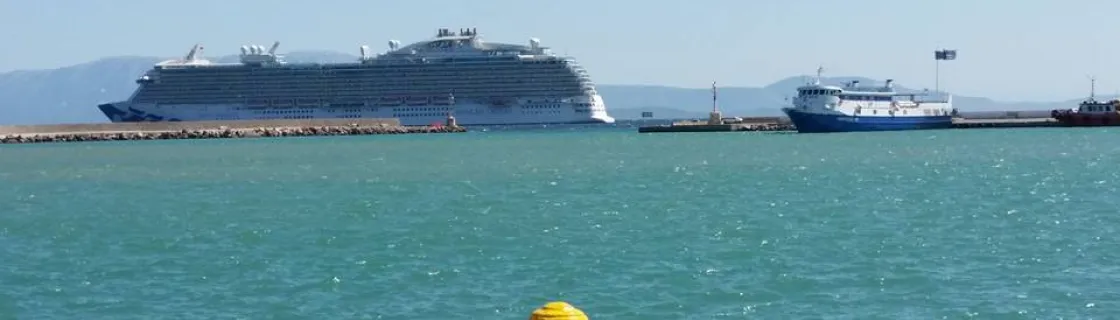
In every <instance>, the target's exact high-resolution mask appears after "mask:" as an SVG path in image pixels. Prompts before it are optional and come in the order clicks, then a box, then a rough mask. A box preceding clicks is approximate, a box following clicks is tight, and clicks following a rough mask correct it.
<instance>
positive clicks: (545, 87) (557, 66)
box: [98, 29, 615, 126]
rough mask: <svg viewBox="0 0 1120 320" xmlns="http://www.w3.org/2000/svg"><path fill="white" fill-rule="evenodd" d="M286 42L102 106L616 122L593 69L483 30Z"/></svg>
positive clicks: (159, 112)
mask: <svg viewBox="0 0 1120 320" xmlns="http://www.w3.org/2000/svg"><path fill="white" fill-rule="evenodd" d="M278 46H279V42H276V43H274V44H273V45H272V46H271V47H270V48H268V49H267V50H266V49H265V48H264V47H263V46H259V45H249V46H243V47H241V54H240V61H239V62H237V63H216V62H211V61H209V60H206V59H204V58H202V52H203V47H202V46H201V45H197V44H196V45H195V46H194V47H193V48H192V49H191V50H190V52H189V53H187V55H186V56H185V57H184V58H182V59H175V60H169V61H163V62H160V63H158V64H156V65H155V66H154V67H153V68H152V69H150V70H148V71H147V72H145V73H144V74H143V75H141V76H140V77H139V78H138V79H137V80H136V83H138V84H139V87H138V88H137V89H136V91H135V92H133V93H132V95H131V97H129V98H128V99H127V100H124V101H120V102H113V103H104V104H100V105H99V106H98V108H99V109H101V111H102V112H103V113H105V116H107V117H108V118H109V119H110V120H111V121H113V122H140V121H199V120H264V119H321V118H335V119H337V118H397V119H400V122H401V124H402V125H406V126H417V125H430V124H434V123H438V122H443V121H444V120H445V119H446V118H447V117H448V116H454V117H455V118H456V120H457V122H458V123H459V124H461V125H515V124H586V123H613V122H614V121H615V120H614V118H612V117H611V116H610V115H608V114H607V109H606V106H605V104H604V103H603V98H602V97H601V96H600V95H599V93H598V92H597V91H596V89H595V85H594V83H593V82H592V81H591V79H590V77H589V75H588V73H587V71H586V70H585V69H584V68H583V67H581V66H580V64H579V63H577V62H576V60H575V59H574V58H571V57H563V56H558V55H555V54H553V53H552V52H551V51H550V50H549V49H548V48H547V47H543V46H541V44H540V40H538V39H536V38H532V39H529V43H528V45H517V44H506V43H495V42H486V41H483V40H482V38H481V37H480V36H479V35H478V33H477V30H476V29H461V30H459V32H458V33H455V32H453V31H451V30H450V29H439V30H438V31H437V34H436V36H435V37H434V38H432V39H429V40H425V41H419V42H415V43H412V44H409V45H406V46H401V43H400V41H397V40H390V41H389V44H388V50H386V51H385V52H383V53H377V54H374V53H373V52H371V51H370V49H369V47H368V46H361V47H360V48H359V49H360V53H361V56H360V58H359V59H357V60H358V61H354V62H348V63H288V62H285V61H284V59H283V57H282V56H281V55H278V54H277V53H276V48H277V47H278Z"/></svg>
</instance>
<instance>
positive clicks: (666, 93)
mask: <svg viewBox="0 0 1120 320" xmlns="http://www.w3.org/2000/svg"><path fill="white" fill-rule="evenodd" d="M166 59H168V58H158V57H140V56H122V57H112V58H104V59H100V60H96V61H91V62H88V63H83V64H79V65H74V66H68V67H62V68H58V69H49V70H26V71H13V72H7V73H0V124H9V125H10V124H51V123H90V122H107V120H106V119H105V117H104V115H102V114H101V112H100V111H98V110H97V108H96V105H97V104H99V103H103V102H111V101H119V100H124V99H127V98H128V96H129V95H130V94H131V93H132V91H133V90H135V88H136V84H135V82H133V81H134V80H135V79H136V77H138V76H139V75H140V74H142V73H144V72H145V71H146V70H148V69H149V68H151V66H152V65H153V64H155V63H157V62H159V61H162V60H166ZM286 59H287V60H288V61H290V62H341V61H354V60H355V59H357V57H356V56H353V55H350V54H345V53H337V52H321V51H320V52H308V51H304V52H291V53H288V54H286ZM215 60H216V61H220V62H234V61H237V57H236V56H223V57H219V58H217V59H215ZM853 79H859V80H861V81H862V82H865V83H870V82H879V81H875V80H873V79H868V78H862V77H833V78H826V79H824V81H825V82H827V83H839V82H843V81H848V80H853ZM804 83H805V78H804V77H802V76H794V77H789V78H786V79H783V80H780V81H777V82H775V83H773V84H770V85H767V86H765V87H759V88H748V87H720V88H719V104H720V108H721V109H722V110H723V111H724V114H726V115H729V116H731V115H737V116H767V115H771V116H773V115H780V111H779V108H780V107H781V106H783V105H785V104H786V97H788V96H790V95H792V94H793V93H794V92H795V88H796V87H797V86H799V85H802V84H804ZM597 87H598V89H599V92H600V93H601V94H602V95H603V99H604V100H605V101H606V103H607V108H608V112H610V113H611V114H612V115H613V116H615V117H616V118H619V119H635V118H639V117H640V116H641V113H642V112H643V111H649V112H653V113H654V117H655V118H700V117H705V114H706V112H707V111H708V110H710V109H711V91H710V89H708V88H677V87H665V86H643V85H617V84H616V85H609V84H601V85H598V86H597ZM899 90H911V89H907V88H905V87H904V86H902V85H901V84H900V85H899ZM1078 100H1079V99H1075V100H1069V101H1058V102H1000V101H994V100H991V99H988V98H982V97H965V96H956V97H954V103H955V104H956V106H957V108H958V109H960V110H961V111H962V112H973V111H1005V110H1050V109H1057V108H1070V107H1071V106H1074V105H1076V103H1077V101H1078Z"/></svg>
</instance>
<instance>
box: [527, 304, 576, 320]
mask: <svg viewBox="0 0 1120 320" xmlns="http://www.w3.org/2000/svg"><path fill="white" fill-rule="evenodd" d="M529 320H588V318H587V315H586V314H583V311H580V310H579V309H576V307H573V306H572V305H570V304H568V303H567V302H563V301H554V302H549V303H548V304H545V305H544V306H543V307H540V309H537V310H536V311H533V315H532V316H530V317H529Z"/></svg>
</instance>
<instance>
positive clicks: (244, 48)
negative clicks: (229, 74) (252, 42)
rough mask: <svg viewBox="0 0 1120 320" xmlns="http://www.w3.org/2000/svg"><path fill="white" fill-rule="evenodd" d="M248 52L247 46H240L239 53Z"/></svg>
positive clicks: (245, 53)
mask: <svg viewBox="0 0 1120 320" xmlns="http://www.w3.org/2000/svg"><path fill="white" fill-rule="evenodd" d="M247 54H249V46H241V55H247Z"/></svg>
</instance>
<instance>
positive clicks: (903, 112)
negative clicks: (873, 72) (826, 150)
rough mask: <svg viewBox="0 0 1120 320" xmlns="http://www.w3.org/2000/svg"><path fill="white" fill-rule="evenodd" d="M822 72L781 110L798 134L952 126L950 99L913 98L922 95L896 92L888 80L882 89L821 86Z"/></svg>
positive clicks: (851, 84) (851, 85) (949, 97)
mask: <svg viewBox="0 0 1120 320" xmlns="http://www.w3.org/2000/svg"><path fill="white" fill-rule="evenodd" d="M820 73H821V69H818V70H817V78H816V80H815V81H814V82H813V83H812V84H808V85H804V86H801V87H798V88H797V97H796V98H794V99H793V106H792V107H786V108H782V111H783V112H784V113H785V114H786V116H788V117H789V119H790V121H791V122H793V125H794V126H796V127H797V131H798V132H801V133H819V132H853V131H891V130H917V129H946V128H949V127H951V125H952V123H953V114H954V111H953V101H952V100H953V98H952V96H951V95H945V97H944V98H942V99H928V100H926V99H921V100H919V99H916V98H917V97H918V96H924V95H925V94H924V93H899V92H895V91H894V88H893V87H892V84H893V81H892V80H890V79H888V80H887V81H886V84H884V85H883V86H878V87H872V86H861V85H860V84H859V81H851V82H849V83H846V84H844V86H843V87H839V86H832V85H822V84H821V81H820V79H821V75H820Z"/></svg>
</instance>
